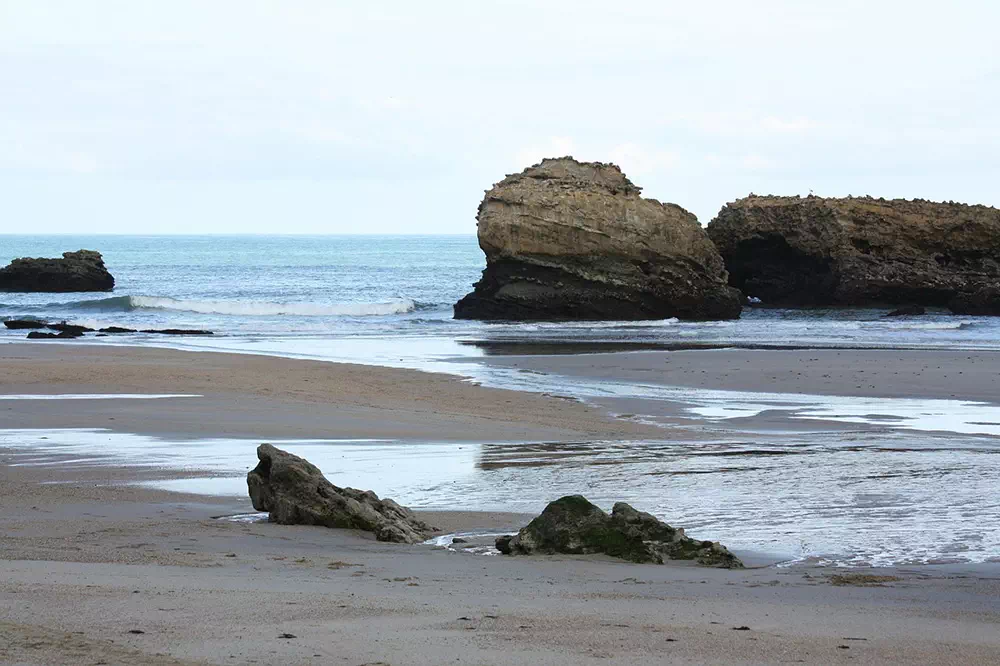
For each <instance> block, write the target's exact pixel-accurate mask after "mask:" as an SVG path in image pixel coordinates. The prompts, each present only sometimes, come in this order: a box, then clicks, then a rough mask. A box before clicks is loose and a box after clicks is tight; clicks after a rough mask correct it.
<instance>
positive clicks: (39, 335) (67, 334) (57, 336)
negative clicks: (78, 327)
mask: <svg viewBox="0 0 1000 666" xmlns="http://www.w3.org/2000/svg"><path fill="white" fill-rule="evenodd" d="M80 337H83V333H82V332H80V331H61V332H59V333H43V332H42V331H31V332H30V333H28V339H29V340H66V339H70V340H71V339H73V338H80Z"/></svg>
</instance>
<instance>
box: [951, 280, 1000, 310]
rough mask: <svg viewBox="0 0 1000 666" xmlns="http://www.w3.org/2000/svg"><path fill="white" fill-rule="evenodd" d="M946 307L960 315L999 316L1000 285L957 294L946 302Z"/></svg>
mask: <svg viewBox="0 0 1000 666" xmlns="http://www.w3.org/2000/svg"><path fill="white" fill-rule="evenodd" d="M948 309H950V310H951V311H952V312H954V313H955V314H960V315H992V316H1000V286H996V287H983V288H982V289H979V290H978V291H975V292H973V293H969V294H959V295H957V296H956V297H955V298H953V299H951V302H949V303H948Z"/></svg>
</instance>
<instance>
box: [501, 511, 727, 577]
mask: <svg viewBox="0 0 1000 666" xmlns="http://www.w3.org/2000/svg"><path fill="white" fill-rule="evenodd" d="M496 547H497V550H499V551H500V552H501V553H504V554H505V555H530V554H532V553H547V554H552V553H566V554H572V555H588V554H595V553H603V554H605V555H610V556H612V557H619V558H621V559H623V560H628V561H630V562H637V563H653V564H663V563H664V562H665V561H669V560H693V561H695V562H697V563H698V564H703V565H705V566H712V567H720V568H727V569H739V568H742V567H743V563H742V562H741V561H740V560H739V558H737V557H736V556H735V555H733V554H732V553H730V552H729V551H728V550H727V549H726V548H725V546H723V545H721V544H719V543H715V542H712V541H701V540H697V539H692V538H690V537H688V536H687V535H685V534H684V530H683V529H680V528H675V527H671V526H670V525H667V524H666V523H664V522H661V521H659V520H657V519H656V517H655V516H653V515H651V514H648V513H645V512H642V511H637V510H636V509H634V508H632V507H631V506H629V505H628V504H626V503H624V502H618V503H616V504H615V505H614V507H613V508H612V510H611V515H610V516H609V515H608V514H606V513H605V512H604V511H602V510H601V509H600V508H599V507H597V506H595V505H594V504H592V503H591V502H590V501H588V500H587V498H585V497H584V496H583V495H567V496H566V497H561V498H559V499H557V500H555V501H554V502H550V503H549V505H548V506H546V507H545V510H544V511H542V513H541V515H539V516H538V517H537V518H535V519H534V520H532V521H531V522H530V523H528V525H527V526H526V527H524V528H523V529H521V531H520V532H518V533H517V534H512V535H505V536H502V537H499V538H498V539H497V540H496Z"/></svg>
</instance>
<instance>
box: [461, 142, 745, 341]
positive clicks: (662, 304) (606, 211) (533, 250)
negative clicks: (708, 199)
mask: <svg viewBox="0 0 1000 666" xmlns="http://www.w3.org/2000/svg"><path fill="white" fill-rule="evenodd" d="M640 193H641V189H640V188H639V187H637V186H636V185H634V184H633V183H632V182H631V181H630V180H629V179H628V178H626V177H625V174H623V173H622V172H621V170H620V169H619V168H618V167H617V166H615V165H614V164H604V163H601V162H578V161H576V160H574V159H573V158H571V157H562V158H558V159H546V160H543V161H542V162H541V163H540V164H536V165H534V166H532V167H530V168H528V169H525V170H524V171H522V172H521V173H518V174H514V175H510V176H507V177H506V178H504V179H503V180H502V181H500V182H499V183H497V184H496V185H494V186H493V188H492V189H491V190H489V191H488V192H487V193H486V196H485V198H484V199H483V201H482V203H481V204H480V206H479V213H478V215H477V218H476V219H477V220H478V234H479V246H480V247H481V248H482V249H483V252H485V254H486V262H487V266H486V270H485V271H483V275H482V279H480V281H479V282H478V283H476V285H475V288H474V291H473V292H472V293H470V294H468V295H467V296H465V297H464V298H463V299H462V300H460V301H459V302H458V303H457V304H456V305H455V317H456V318H459V319H484V320H553V321H558V320H634V319H666V318H670V317H678V318H681V319H731V318H736V317H738V316H739V314H740V311H741V300H740V295H739V294H738V292H737V291H736V290H734V289H732V288H730V287H729V286H728V285H727V276H726V271H725V268H724V267H723V263H722V259H721V257H720V256H719V254H718V252H717V251H716V250H715V247H714V246H713V245H712V243H711V241H710V240H709V239H708V236H707V235H706V234H705V231H704V229H702V227H701V225H700V224H698V220H697V218H695V216H694V215H692V214H691V213H689V212H688V211H686V210H684V209H683V208H681V207H680V206H677V205H674V204H670V203H660V202H659V201H656V200H655V199H644V198H642V196H640Z"/></svg>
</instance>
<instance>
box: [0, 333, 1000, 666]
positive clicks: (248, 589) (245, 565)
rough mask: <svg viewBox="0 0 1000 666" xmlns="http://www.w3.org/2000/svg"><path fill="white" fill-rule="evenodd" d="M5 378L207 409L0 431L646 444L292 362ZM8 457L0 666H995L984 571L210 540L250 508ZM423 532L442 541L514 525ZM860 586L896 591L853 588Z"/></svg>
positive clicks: (133, 356) (433, 390)
mask: <svg viewBox="0 0 1000 666" xmlns="http://www.w3.org/2000/svg"><path fill="white" fill-rule="evenodd" d="M0 377H2V378H3V380H2V381H3V384H2V388H0V391H2V392H3V393H62V392H74V393H93V392H124V391H127V392H165V393H189V392H190V393H199V394H204V395H205V396H207V397H206V398H205V400H206V401H208V404H209V405H210V406H209V407H205V408H201V409H202V411H198V410H192V405H195V404H198V403H200V402H202V401H201V400H198V401H191V402H188V403H184V402H183V401H182V400H177V401H167V400H165V401H133V402H130V401H124V400H116V401H109V403H107V404H106V403H104V402H103V401H83V404H84V405H89V407H87V408H85V407H82V406H78V405H76V403H74V404H73V405H70V404H69V403H68V402H64V401H59V402H49V403H47V405H46V407H47V409H40V408H39V407H38V405H39V404H40V403H38V402H35V401H31V402H17V403H8V404H3V403H0V405H3V416H2V421H0V427H4V428H12V427H17V428H26V427H46V428H54V427H85V426H88V425H102V426H106V425H111V424H112V422H108V421H107V419H109V418H114V419H115V421H114V422H113V425H114V427H115V428H116V429H123V430H131V429H133V428H136V429H140V430H139V431H145V432H172V433H175V434H177V433H184V434H189V435H197V434H229V435H233V434H248V435H249V434H257V435H259V436H260V437H267V436H273V435H274V434H281V435H283V436H290V433H289V432H288V429H292V430H293V431H294V433H295V434H301V435H303V436H305V435H306V433H308V435H309V436H324V435H325V436H329V435H332V434H336V435H338V436H356V435H361V434H364V433H368V434H369V436H399V435H400V434H401V433H409V434H410V435H411V436H412V438H414V439H422V438H428V437H432V436H433V437H434V438H436V439H455V440H460V439H469V440H475V439H482V438H486V437H496V438H500V437H508V438H511V439H514V438H517V437H519V436H524V437H534V438H541V437H547V436H556V437H559V436H561V437H567V438H568V437H574V436H582V435H593V434H597V433H614V434H615V436H618V437H621V438H627V437H639V436H642V431H640V430H638V429H637V430H631V429H630V428H633V427H635V428H638V427H639V426H633V425H631V424H621V423H619V422H616V421H614V420H609V419H607V418H605V417H604V416H603V415H602V414H601V413H600V412H598V411H596V410H593V409H589V408H587V407H585V406H582V405H579V404H575V403H571V402H566V401H562V400H556V399H551V398H545V397H542V396H531V395H519V394H512V393H509V392H504V391H494V390H489V389H483V388H478V387H474V386H470V385H468V384H466V383H462V382H458V381H456V380H454V379H452V378H447V377H442V376H435V375H421V374H419V373H412V372H407V371H399V370H385V369H378V368H367V367H365V368H361V367H358V366H340V365H333V364H322V363H312V362H305V361H301V362H300V361H284V360H281V359H266V358H260V357H247V356H232V355H227V354H202V353H198V354H195V353H190V354H188V353H183V352H167V351H161V350H138V349H106V348H97V349H94V348H89V347H83V346H80V347H73V348H69V347H68V346H67V347H61V346H60V347H59V348H56V347H47V348H43V347H42V346H41V345H39V346H38V349H29V348H26V346H24V345H17V346H10V347H4V348H3V349H2V350H0ZM305 380H309V381H308V382H306V381H305ZM305 384H310V385H313V384H315V386H309V387H308V388H306V387H304V385H305ZM507 400H510V401H511V402H506V401H507ZM172 403H176V404H172ZM67 406H70V407H72V409H66V407H67ZM213 409H214V410H218V413H217V414H215V416H217V417H218V418H214V419H213V418H212V417H213V412H212V411H211V410H213ZM163 410H167V411H168V412H169V415H168V416H161V417H157V416H156V415H155V413H156V412H158V411H163ZM102 419H103V421H102ZM393 433H395V434H393ZM518 433H522V434H521V435H518ZM11 457H12V456H11V451H10V450H7V451H4V450H0V507H2V508H3V510H2V511H0V534H2V538H0V662H2V663H5V664H180V663H212V664H244V663H258V664H312V663H315V664H351V665H360V664H379V663H381V664H394V665H401V664H444V663H458V664H589V663H593V664H646V663H678V664H680V663H683V664H719V663H727V664H769V663H775V664H777V663H815V664H869V663H906V664H925V663H926V664H932V663H933V664H963V665H965V664H987V663H1000V630H998V626H1000V580H998V578H997V573H996V569H995V568H989V567H980V568H977V567H968V568H966V569H965V570H962V569H959V568H956V567H951V568H943V567H913V568H910V569H906V570H886V569H879V570H877V571H875V572H871V571H851V572H846V573H847V574H848V577H847V578H841V579H837V578H833V577H832V576H833V574H836V573H838V572H835V571H831V570H824V569H815V568H802V567H793V568H775V567H762V568H754V569H747V570H743V571H723V570H715V569H704V568H700V567H689V566H655V565H634V564H628V563H623V562H617V561H609V560H602V559H599V558H568V557H567V558H506V557H485V556H474V555H468V554H462V553H456V552H449V551H445V550H442V549H435V548H433V547H430V546H400V545H393V544H381V543H377V542H374V541H372V540H371V539H370V538H367V537H366V536H365V535H361V534H357V533H353V532H349V531H342V530H328V529H324V528H309V527H282V526H278V525H272V524H267V523H262V524H261V523H257V524H246V523H234V522H226V521H221V520H217V519H214V517H215V516H220V515H229V514H235V513H242V512H246V511H249V510H250V509H251V507H250V505H249V501H248V500H246V499H235V500H234V499H226V498H213V497H204V496H188V495H180V494H174V493H166V492H161V491H155V490H148V489H145V488H140V487H136V486H132V485H127V484H128V483H129V482H134V481H135V480H141V479H143V478H147V477H148V476H150V475H151V474H152V472H151V471H150V470H143V469H141V468H131V469H123V468H114V467H97V466H87V465H80V464H70V461H64V462H63V464H57V465H50V466H45V467H21V466H11V465H10V464H7V461H9V459H10V458H11ZM157 475H158V476H162V472H157ZM460 501H461V498H456V504H457V505H460ZM429 519H430V520H431V522H434V523H437V524H439V525H440V526H441V527H443V528H445V529H447V530H449V531H455V530H459V529H473V528H484V529H489V530H502V529H513V528H516V527H517V526H518V525H519V524H521V523H523V522H524V520H525V517H523V516H516V515H509V514H476V513H463V512H451V513H448V514H435V515H431V516H429ZM839 573H842V574H843V573H845V572H839ZM872 573H874V574H877V575H880V576H889V577H890V578H888V579H870V578H858V577H857V574H872ZM845 583H846V584H845ZM744 627H745V628H744ZM282 636H286V637H282ZM287 636H291V637H287Z"/></svg>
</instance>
